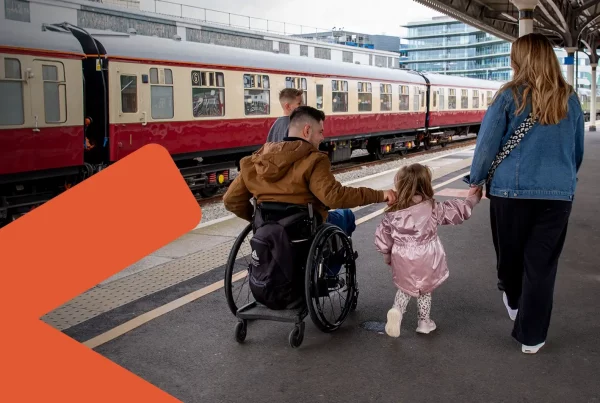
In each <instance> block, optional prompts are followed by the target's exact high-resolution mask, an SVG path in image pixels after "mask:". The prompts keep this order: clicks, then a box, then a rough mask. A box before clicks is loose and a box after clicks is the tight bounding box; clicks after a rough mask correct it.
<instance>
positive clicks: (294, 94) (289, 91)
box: [279, 88, 304, 102]
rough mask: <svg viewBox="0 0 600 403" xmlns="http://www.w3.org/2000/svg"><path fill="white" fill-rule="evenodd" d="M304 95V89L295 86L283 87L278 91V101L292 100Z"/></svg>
mask: <svg viewBox="0 0 600 403" xmlns="http://www.w3.org/2000/svg"><path fill="white" fill-rule="evenodd" d="M302 95H304V91H302V90H299V89H296V88H284V89H282V90H281V92H280V93H279V101H280V102H294V101H295V100H296V98H298V97H299V96H302Z"/></svg>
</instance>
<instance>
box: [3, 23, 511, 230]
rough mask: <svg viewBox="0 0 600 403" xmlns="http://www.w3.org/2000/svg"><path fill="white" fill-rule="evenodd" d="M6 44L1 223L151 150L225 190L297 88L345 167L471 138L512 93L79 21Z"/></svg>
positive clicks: (14, 31) (28, 29) (492, 85)
mask: <svg viewBox="0 0 600 403" xmlns="http://www.w3.org/2000/svg"><path fill="white" fill-rule="evenodd" d="M0 37H1V38H2V43H0V58H2V60H1V61H0V64H1V68H2V70H0V80H1V81H0V85H2V86H3V91H2V92H0V103H1V104H2V106H3V107H2V108H1V109H2V112H0V221H1V220H2V217H4V218H10V216H11V213H12V212H16V211H17V210H18V208H19V207H25V208H29V206H34V205H36V204H39V203H40V202H43V201H45V200H47V199H48V198H49V197H52V195H53V194H56V193H57V192H60V191H61V190H63V189H65V188H68V187H70V186H72V185H73V184H75V183H77V182H78V181H79V180H82V179H84V178H85V177H87V176H89V175H90V174H93V172H97V171H98V170H99V169H102V168H103V167H105V166H107V165H109V164H111V163H114V162H116V161H118V160H120V159H122V158H124V157H126V156H127V155H129V154H131V153H132V152H134V151H135V150H137V149H139V148H140V147H142V146H144V145H146V144H149V143H157V144H161V145H163V146H164V147H165V148H166V149H167V150H168V151H169V152H170V153H171V155H172V156H173V158H174V160H175V161H176V163H177V164H178V166H179V167H180V169H181V172H182V175H183V176H184V178H186V180H187V181H188V183H189V185H190V188H192V189H194V190H196V189H203V190H207V189H210V188H215V187H216V186H218V185H226V184H227V183H228V179H229V178H228V173H229V169H230V168H232V167H234V166H235V164H236V163H237V161H239V159H240V158H241V157H242V156H244V155H248V154H249V153H251V152H253V151H254V150H256V149H258V148H259V147H260V146H261V145H262V144H263V143H264V141H265V139H266V135H267V133H268V130H269V127H270V125H271V124H272V123H273V122H274V120H275V119H276V118H277V117H278V116H281V114H282V111H281V107H280V105H279V102H278V98H277V96H278V92H279V91H280V90H281V89H282V88H285V87H289V86H293V87H296V88H301V89H303V90H304V91H305V102H306V103H307V104H308V105H311V106H314V107H316V108H318V109H321V110H323V111H324V112H325V114H326V115H327V119H326V122H325V131H326V133H325V142H324V144H323V147H324V150H326V151H328V152H329V154H330V157H331V159H332V160H333V161H339V160H344V159H347V158H349V157H350V154H351V152H352V150H353V149H356V148H366V149H367V150H369V152H371V153H374V154H377V155H379V156H380V155H382V154H385V153H388V152H397V151H402V152H405V151H406V150H407V149H409V148H412V147H414V145H415V144H420V143H421V142H423V143H425V144H429V143H430V142H431V141H440V140H442V141H443V139H444V138H446V137H447V136H448V135H449V134H453V133H456V134H460V133H461V132H465V130H466V129H467V128H468V127H471V128H473V127H474V126H477V125H479V124H480V122H481V118H482V117H483V114H484V113H485V110H486V108H487V105H488V102H489V99H490V98H491V96H492V95H493V93H494V92H495V91H496V90H497V88H498V87H499V85H500V83H496V82H491V81H484V80H474V79H468V78H462V77H454V76H444V75H434V74H419V73H416V72H411V71H404V70H393V69H387V68H378V67H372V66H361V65H356V64H349V63H334V62H331V61H327V60H319V59H314V58H307V57H294V56H289V55H280V54H274V53H273V54H271V53H267V52H262V51H253V50H247V49H238V48H232V47H223V46H217V45H209V44H200V43H194V42H187V41H177V40H174V39H165V38H156V37H148V36H137V35H129V34H120V33H115V32H107V31H90V32H86V31H83V30H81V29H79V28H77V27H75V26H70V25H63V26H56V25H54V26H48V27H47V29H46V30H44V31H43V30H42V29H41V27H40V26H35V25H32V24H26V23H18V22H17V23H12V22H10V21H7V24H5V25H3V26H2V27H1V28H0ZM92 38H93V40H92ZM17 62H18V66H19V69H17ZM20 107H22V112H18V111H19V110H20V109H19V108H20ZM19 113H20V114H19ZM41 190H43V191H41Z"/></svg>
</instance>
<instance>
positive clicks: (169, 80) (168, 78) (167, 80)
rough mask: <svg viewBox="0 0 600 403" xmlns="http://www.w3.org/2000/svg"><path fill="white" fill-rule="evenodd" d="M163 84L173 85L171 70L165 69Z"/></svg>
mask: <svg viewBox="0 0 600 403" xmlns="http://www.w3.org/2000/svg"><path fill="white" fill-rule="evenodd" d="M164 74H165V84H173V72H172V71H171V69H165V73H164Z"/></svg>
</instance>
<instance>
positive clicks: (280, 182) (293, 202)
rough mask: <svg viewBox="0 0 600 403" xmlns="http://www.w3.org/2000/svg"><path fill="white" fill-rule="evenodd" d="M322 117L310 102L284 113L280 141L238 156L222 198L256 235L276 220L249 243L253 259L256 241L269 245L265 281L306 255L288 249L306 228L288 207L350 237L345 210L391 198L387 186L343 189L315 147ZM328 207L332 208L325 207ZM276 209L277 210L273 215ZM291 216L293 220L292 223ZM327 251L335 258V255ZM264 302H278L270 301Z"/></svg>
mask: <svg viewBox="0 0 600 403" xmlns="http://www.w3.org/2000/svg"><path fill="white" fill-rule="evenodd" d="M324 121H325V114H324V113H323V112H322V111H320V110H318V109H315V108H312V107H310V106H300V107H298V108H297V109H296V110H294V112H293V113H292V114H291V115H290V124H289V133H288V137H286V138H284V139H283V141H281V142H277V143H271V142H269V143H266V144H265V145H264V146H263V147H262V148H261V149H259V150H258V151H256V152H255V153H254V154H252V155H251V156H248V157H245V158H243V159H242V160H241V161H240V172H239V175H238V176H237V177H236V178H235V180H234V181H233V182H232V183H231V185H230V186H229V188H228V190H227V192H226V193H225V196H224V197H223V203H224V205H225V208H226V209H227V210H228V211H230V212H232V213H233V214H235V215H236V216H238V217H240V218H242V219H245V220H247V221H250V222H253V224H254V230H255V236H257V235H258V233H257V232H256V231H257V230H258V229H259V228H261V227H262V225H264V224H265V223H267V222H274V221H276V222H277V223H278V225H279V227H281V228H279V227H271V228H270V232H268V233H265V235H261V236H260V237H258V238H259V239H258V240H257V241H256V242H254V244H253V245H252V249H253V256H252V258H253V260H255V263H256V262H258V261H259V260H261V259H260V258H261V257H263V256H260V255H261V252H260V249H261V248H260V245H259V244H260V243H261V242H260V241H261V240H262V243H263V244H264V245H263V246H264V248H263V249H265V248H266V249H270V250H264V251H263V253H264V254H265V256H264V258H266V259H268V260H270V261H273V260H274V261H275V262H274V263H273V262H268V263H267V262H263V263H264V264H269V266H270V268H268V269H267V268H265V269H261V270H266V272H267V274H266V275H267V276H271V277H270V279H269V280H270V281H274V276H276V275H277V271H285V270H286V269H287V270H292V269H294V270H295V269H297V267H291V266H297V263H298V262H297V260H298V259H300V260H302V259H306V256H303V257H300V256H298V253H299V252H296V251H293V250H292V249H293V245H292V244H293V243H294V242H293V238H299V237H300V238H301V237H302V236H301V235H300V233H301V232H305V231H303V230H302V228H305V229H306V228H307V223H306V214H304V215H302V213H299V212H298V211H299V210H294V206H297V207H298V208H301V207H302V206H304V207H306V206H308V205H310V206H311V207H312V208H314V212H315V216H316V219H317V225H320V224H321V223H323V222H326V223H329V224H333V225H335V226H337V227H339V228H340V229H341V230H342V231H343V232H344V233H345V234H346V235H347V236H348V237H350V236H351V235H352V233H353V232H354V230H355V229H356V223H355V217H354V214H353V213H352V211H351V210H350V208H353V207H358V206H364V205H368V204H373V203H381V202H387V203H388V204H392V203H393V202H394V201H395V199H396V194H395V192H394V191H393V190H375V189H371V188H367V187H358V188H354V187H346V186H342V184H340V183H339V182H338V181H337V180H336V179H335V177H334V176H333V174H332V172H331V163H330V161H329V157H328V155H327V153H324V152H321V151H319V145H320V143H321V142H322V141H323V138H324V137H323V129H324V127H323V123H324ZM252 200H254V201H255V203H256V204H257V206H256V207H257V210H256V211H257V212H261V213H260V214H256V216H255V205H254V204H253V202H252ZM282 206H283V207H282ZM286 206H287V207H286ZM330 208H332V209H335V210H333V211H329V209H330ZM278 209H279V210H280V211H281V213H277V210H278ZM263 210H264V211H268V212H269V215H270V217H265V215H264V214H263ZM290 217H291V218H290ZM294 218H297V220H296V221H294ZM253 220H254V221H253ZM298 220H300V221H298ZM309 225H310V224H309ZM309 232H310V231H309ZM309 235H310V234H309ZM288 236H289V238H292V240H290V239H288V238H287V237H288ZM309 246H310V245H309ZM301 249H303V248H301ZM257 251H258V252H257ZM255 252H256V253H255ZM304 252H307V251H304ZM334 252H335V251H334ZM255 255H256V256H255ZM267 255H268V256H267ZM333 255H334V256H332V257H333V258H334V260H335V257H336V256H335V253H333ZM292 259H293V260H296V262H293V264H290V265H288V264H286V263H284V262H292ZM340 262H341V260H340V259H339V257H338V259H337V263H336V262H333V263H332V266H333V267H332V271H333V274H334V275H335V274H336V270H338V271H339V267H338V266H341V263H340ZM288 266H289V267H288ZM283 274H284V276H283V277H282V280H281V281H284V280H285V278H288V279H289V275H291V272H290V273H283ZM284 282H285V281H284ZM251 283H252V279H251ZM255 283H256V284H258V283H260V281H255ZM256 284H255V285H256ZM256 287H258V286H256ZM275 288H277V287H272V288H271V289H275ZM255 289H256V288H255ZM282 289H285V287H283V288H282ZM253 293H254V290H253ZM278 298H279V299H280V300H281V301H287V300H288V299H287V298H285V297H284V296H273V297H272V300H273V301H276V300H277V299H278ZM267 299H268V298H267ZM270 305H271V306H273V307H277V306H278V304H277V303H276V302H273V303H271V304H270Z"/></svg>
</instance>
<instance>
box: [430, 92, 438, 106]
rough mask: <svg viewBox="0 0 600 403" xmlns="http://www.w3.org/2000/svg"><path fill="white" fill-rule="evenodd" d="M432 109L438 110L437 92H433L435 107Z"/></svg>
mask: <svg viewBox="0 0 600 403" xmlns="http://www.w3.org/2000/svg"><path fill="white" fill-rule="evenodd" d="M431 107H432V108H437V91H433V105H432V106H431Z"/></svg>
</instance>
